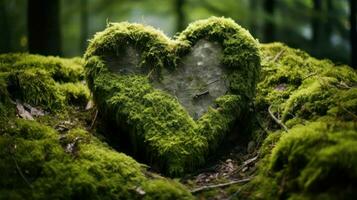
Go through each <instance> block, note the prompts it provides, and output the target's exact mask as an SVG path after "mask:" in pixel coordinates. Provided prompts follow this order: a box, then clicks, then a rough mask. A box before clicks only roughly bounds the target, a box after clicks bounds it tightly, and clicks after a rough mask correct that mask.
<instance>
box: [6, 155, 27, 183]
mask: <svg viewBox="0 0 357 200" xmlns="http://www.w3.org/2000/svg"><path fill="white" fill-rule="evenodd" d="M10 155H11V158H12V160H14V162H15V165H16V169H17V172H18V173H19V174H20V176H21V178H22V179H24V181H25V182H26V184H27V185H28V186H29V187H30V188H32V186H31V184H30V182H29V181H28V180H27V178H26V177H25V175H24V174H23V173H22V171H21V168H20V167H19V165H18V164H17V161H16V159H15V158H14V156H13V155H12V154H10Z"/></svg>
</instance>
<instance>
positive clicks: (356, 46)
mask: <svg viewBox="0 0 357 200" xmlns="http://www.w3.org/2000/svg"><path fill="white" fill-rule="evenodd" d="M356 17H357V15H356V0H350V23H351V30H350V43H351V66H352V67H353V68H355V69H356V68H357V30H356Z"/></svg>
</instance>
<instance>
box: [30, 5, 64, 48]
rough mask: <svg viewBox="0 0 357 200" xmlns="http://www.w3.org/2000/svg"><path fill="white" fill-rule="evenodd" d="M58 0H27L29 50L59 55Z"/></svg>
mask: <svg viewBox="0 0 357 200" xmlns="http://www.w3.org/2000/svg"><path fill="white" fill-rule="evenodd" d="M59 3H60V2H59V0H28V7H27V30H28V42H29V52H30V53H36V54H42V55H61V29H60V4H59Z"/></svg>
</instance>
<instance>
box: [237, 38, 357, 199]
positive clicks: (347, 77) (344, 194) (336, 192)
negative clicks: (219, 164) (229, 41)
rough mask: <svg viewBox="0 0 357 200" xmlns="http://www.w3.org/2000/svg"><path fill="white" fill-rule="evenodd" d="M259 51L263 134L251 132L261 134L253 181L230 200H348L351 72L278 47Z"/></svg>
mask: <svg viewBox="0 0 357 200" xmlns="http://www.w3.org/2000/svg"><path fill="white" fill-rule="evenodd" d="M261 51H262V53H263V58H264V59H263V62H262V63H263V64H262V65H263V67H262V76H261V81H260V82H259V83H258V87H257V98H256V101H255V109H256V110H257V111H258V115H257V117H258V118H259V120H260V123H261V124H263V126H264V128H265V129H266V130H268V133H265V132H263V131H259V130H257V131H255V132H256V137H257V136H259V135H262V134H263V135H267V134H268V135H267V138H266V139H265V141H264V142H263V145H262V147H261V148H260V158H261V161H260V163H259V169H258V172H257V175H256V177H255V178H254V179H253V180H252V181H251V182H250V183H248V184H247V185H245V186H244V187H242V188H240V194H239V195H237V198H238V199H239V198H248V197H249V198H250V199H355V198H356V197H357V193H356V191H355V188H356V186H357V184H356V183H357V182H356V180H357V179H356V169H357V162H356V159H357V154H356V151H357V149H356V147H357V145H356V144H357V143H356V142H357V140H356V139H357V123H356V122H357V117H356V114H357V113H356V110H357V107H356V106H357V98H356V97H357V90H356V86H357V73H356V71H355V70H353V69H351V68H350V67H348V66H336V65H334V64H333V63H332V62H330V61H328V60H317V59H315V58H312V57H310V56H309V55H308V54H306V53H305V52H303V51H300V50H296V49H291V48H289V47H287V46H285V45H283V44H280V43H272V44H263V45H261ZM269 107H270V110H271V113H272V114H274V115H275V117H277V118H278V119H279V120H280V121H281V122H282V123H284V124H285V125H286V126H287V128H288V132H286V131H285V130H284V129H282V127H281V126H280V125H278V123H276V122H275V121H274V120H273V118H272V117H271V116H270V115H271V114H269V112H268V109H269Z"/></svg>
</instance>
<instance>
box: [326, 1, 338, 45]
mask: <svg viewBox="0 0 357 200" xmlns="http://www.w3.org/2000/svg"><path fill="white" fill-rule="evenodd" d="M326 2H327V12H326V15H327V19H325V20H324V43H326V44H330V39H331V35H332V30H333V25H334V24H335V23H336V21H335V18H334V16H333V13H334V12H335V10H334V5H333V3H332V0H327V1H326Z"/></svg>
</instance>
